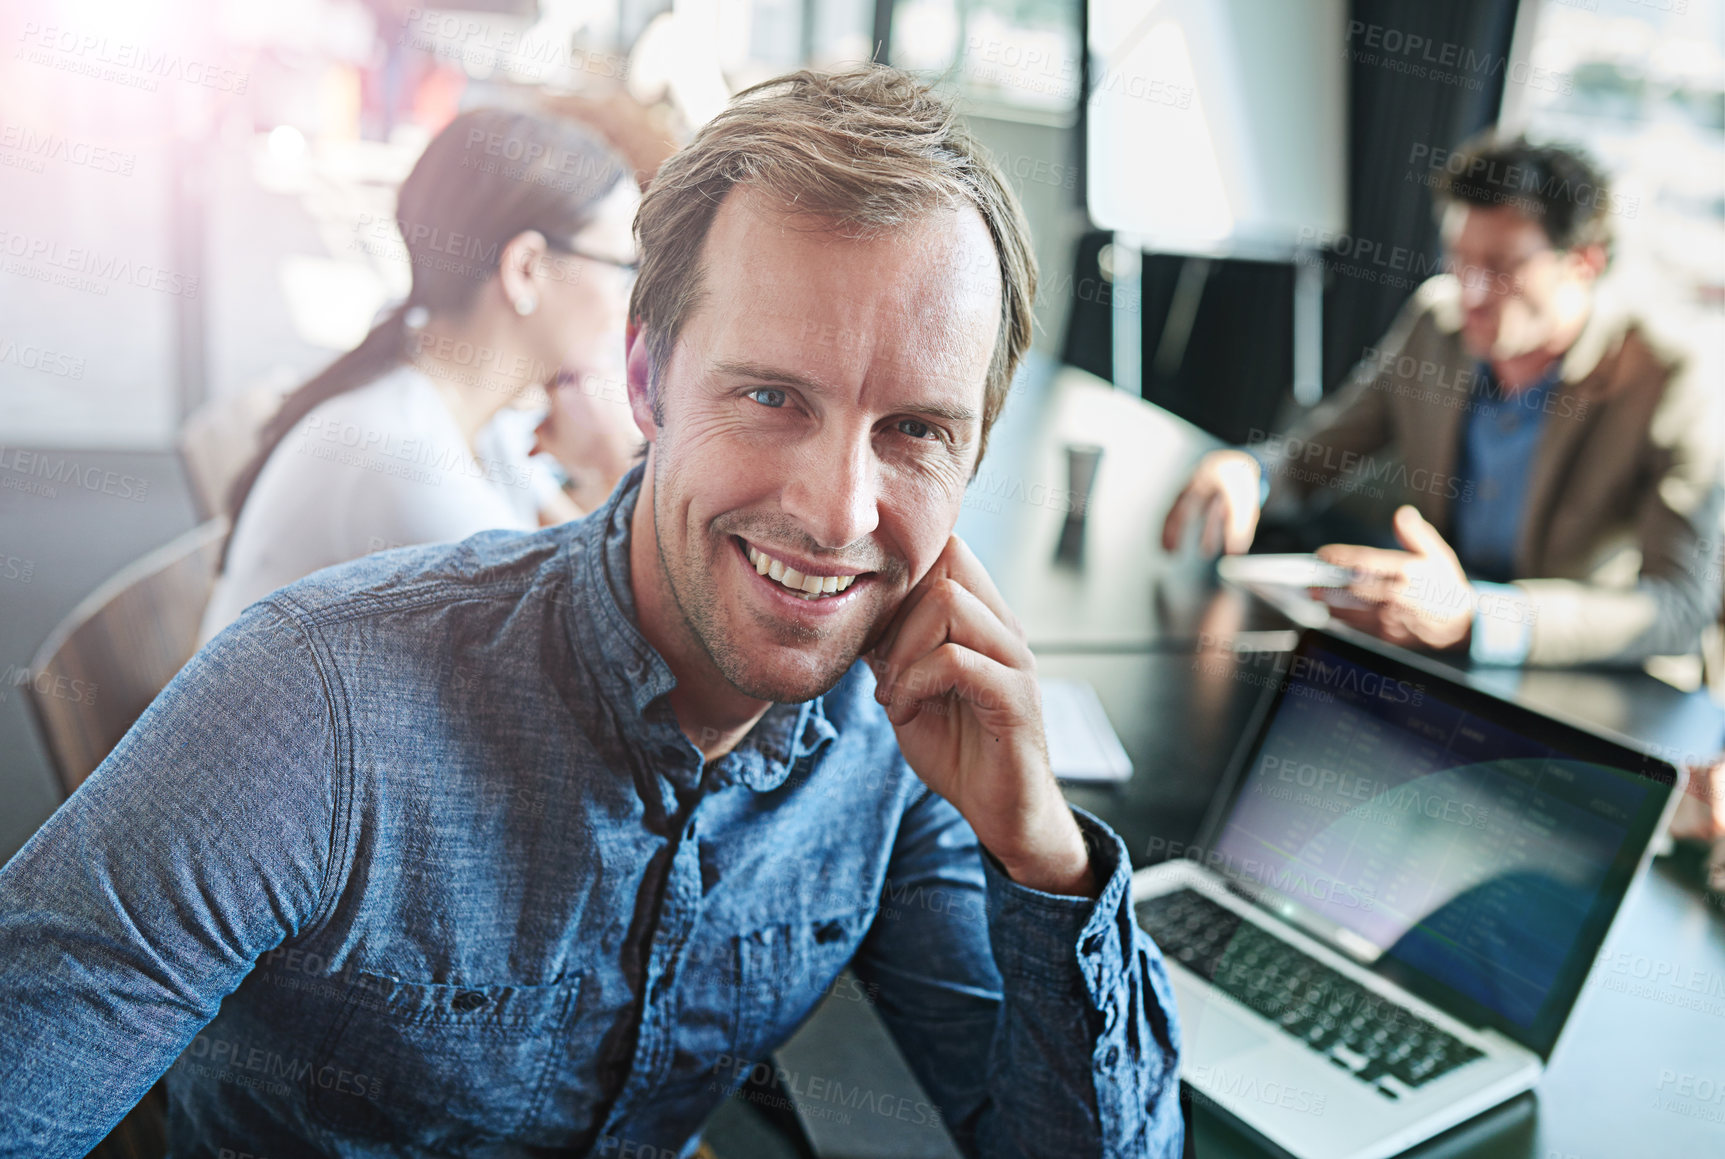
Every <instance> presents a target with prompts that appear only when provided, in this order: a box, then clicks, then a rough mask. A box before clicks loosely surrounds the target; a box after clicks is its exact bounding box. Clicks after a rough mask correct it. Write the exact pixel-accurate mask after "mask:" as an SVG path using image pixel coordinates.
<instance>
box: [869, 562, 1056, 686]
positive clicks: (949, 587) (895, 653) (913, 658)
mask: <svg viewBox="0 0 1725 1159" xmlns="http://www.w3.org/2000/svg"><path fill="white" fill-rule="evenodd" d="M949 641H950V642H952V643H955V644H957V645H959V646H960V647H962V648H968V649H970V650H971V651H973V652H978V653H980V654H982V655H984V656H987V657H988V658H989V659H991V660H994V661H996V662H997V663H1000V664H1002V665H1005V666H1007V667H1010V668H1019V669H1025V668H1031V667H1033V665H1034V663H1035V661H1034V660H1033V659H1032V657H1031V655H1030V649H1029V648H1028V647H1027V646H1026V645H1025V643H1024V641H1023V640H1022V639H1021V638H1020V637H1019V636H1018V635H1017V634H1016V633H1015V632H1013V631H1012V630H1011V629H1010V628H1008V627H1007V626H1006V625H1005V624H1003V623H1001V621H1000V618H999V617H998V616H996V615H995V614H994V612H993V611H992V610H991V609H990V608H989V607H988V606H987V605H986V604H984V603H983V602H982V600H981V599H979V598H978V597H977V595H976V594H975V593H974V592H972V591H971V590H970V589H968V588H966V587H964V586H963V585H961V584H960V583H959V582H958V581H957V580H956V579H953V578H951V577H950V576H948V577H945V578H942V579H940V580H937V581H936V582H935V583H934V584H932V585H930V586H929V587H928V588H927V590H926V592H925V594H924V596H923V598H922V600H921V602H919V603H918V604H917V606H916V609H915V611H913V612H912V613H911V614H910V615H909V616H908V617H906V618H905V620H904V623H903V625H902V626H901V627H900V628H899V631H898V633H897V635H896V636H895V637H894V639H893V643H892V646H891V647H890V648H888V649H886V650H884V651H881V652H879V653H878V660H877V662H876V668H875V677H876V680H877V682H878V684H879V689H878V695H879V696H880V697H881V698H882V699H883V700H885V699H886V698H889V697H890V696H891V693H892V689H893V686H894V684H895V683H896V682H897V680H898V678H899V677H900V676H901V674H902V673H904V672H905V671H907V670H908V669H909V668H910V667H911V666H913V665H914V664H915V663H916V662H917V661H918V660H920V659H922V657H924V656H926V655H928V654H929V653H930V652H933V651H935V650H936V649H937V648H939V647H940V646H941V645H942V644H945V643H947V642H949Z"/></svg>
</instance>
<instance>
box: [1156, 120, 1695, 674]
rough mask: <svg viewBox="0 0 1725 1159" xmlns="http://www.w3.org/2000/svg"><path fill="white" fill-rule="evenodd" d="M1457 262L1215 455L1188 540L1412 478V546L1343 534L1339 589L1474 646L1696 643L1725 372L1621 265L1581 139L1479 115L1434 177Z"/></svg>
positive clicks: (1389, 618) (1601, 652)
mask: <svg viewBox="0 0 1725 1159" xmlns="http://www.w3.org/2000/svg"><path fill="white" fill-rule="evenodd" d="M1429 184H1430V185H1431V186H1432V188H1433V190H1434V194H1435V198H1436V208H1437V209H1438V212H1439V213H1440V215H1441V223H1442V236H1443V240H1444V247H1445V252H1446V272H1445V273H1443V274H1441V275H1439V276H1437V277H1433V278H1431V279H1430V280H1428V281H1427V282H1425V283H1424V284H1423V285H1422V286H1420V288H1419V289H1418V290H1417V291H1416V292H1415V293H1414V295H1413V297H1412V298H1411V299H1410V300H1409V301H1408V303H1407V305H1406V306H1405V307H1404V308H1403V310H1402V312H1401V314H1400V316H1399V317H1398V318H1397V319H1396V321H1395V323H1394V325H1393V326H1392V327H1391V329H1390V331H1389V333H1388V334H1387V335H1386V336H1385V337H1384V339H1383V340H1382V341H1381V342H1380V343H1379V344H1378V346H1377V348H1376V349H1373V350H1368V351H1367V352H1366V354H1365V357H1364V358H1363V359H1362V361H1361V363H1360V365H1359V366H1358V368H1357V369H1356V370H1355V372H1354V375H1353V377H1352V379H1351V381H1349V382H1348V383H1347V384H1346V385H1345V386H1344V387H1343V388H1342V389H1340V390H1337V391H1336V392H1334V393H1333V394H1332V395H1331V396H1330V397H1329V398H1328V399H1326V400H1325V401H1324V402H1323V403H1322V404H1320V405H1319V406H1317V407H1316V408H1314V409H1313V410H1312V412H1311V413H1310V414H1308V415H1306V416H1305V417H1304V419H1303V420H1302V421H1301V422H1299V423H1298V424H1297V425H1296V427H1295V428H1294V429H1293V430H1292V431H1290V432H1289V433H1288V434H1287V435H1285V436H1282V437H1278V438H1273V439H1269V440H1266V441H1265V442H1264V443H1262V444H1261V445H1258V446H1254V447H1252V448H1249V451H1241V450H1224V451H1217V452H1213V453H1212V454H1210V455H1208V456H1206V457H1205V458H1204V459H1203V460H1202V461H1201V462H1200V463H1199V465H1198V467H1197V468H1196V470H1195V471H1194V473H1193V476H1192V478H1191V480H1190V481H1189V482H1188V483H1187V485H1186V487H1185V489H1184V490H1183V491H1182V492H1181V494H1180V496H1179V498H1178V499H1177V500H1176V501H1175V503H1174V506H1173V507H1172V508H1171V510H1170V511H1169V513H1168V516H1167V519H1166V521H1165V524H1164V527H1163V542H1164V545H1165V546H1166V547H1167V548H1168V549H1169V550H1173V549H1174V548H1175V547H1176V546H1177V545H1178V543H1179V542H1180V538H1181V536H1182V534H1183V531H1184V528H1185V527H1186V525H1187V523H1188V521H1189V520H1192V519H1201V520H1202V521H1203V525H1204V542H1205V548H1206V550H1210V551H1213V550H1215V549H1216V548H1217V547H1218V546H1219V547H1220V548H1221V549H1222V550H1224V551H1227V552H1243V551H1245V550H1246V549H1247V548H1248V547H1249V546H1250V545H1251V542H1252V538H1253V535H1254V533H1255V531H1256V528H1257V523H1258V517H1259V513H1260V510H1261V509H1262V508H1263V507H1264V506H1265V505H1266V504H1269V505H1270V506H1271V507H1272V508H1274V507H1275V506H1277V505H1282V504H1290V505H1291V504H1294V503H1298V502H1301V501H1304V500H1307V499H1310V498H1312V497H1313V496H1315V495H1316V494H1318V493H1320V492H1323V491H1326V490H1331V491H1350V490H1356V489H1366V490H1367V491H1368V493H1375V492H1380V491H1382V490H1384V489H1386V485H1387V487H1393V488H1399V489H1400V490H1401V491H1402V493H1403V494H1405V495H1406V496H1407V504H1406V505H1404V506H1402V507H1400V508H1399V509H1397V510H1396V512H1395V516H1394V531H1395V535H1396V538H1397V540H1398V541H1399V542H1400V544H1401V547H1402V550H1399V551H1392V550H1382V549H1379V548H1374V547H1365V546H1354V545H1341V544H1332V545H1330V546H1327V547H1324V548H1321V549H1320V550H1319V554H1320V555H1321V556H1323V557H1324V558H1325V559H1327V560H1329V561H1330V562H1333V563H1336V564H1340V565H1343V566H1346V567H1351V568H1353V569H1354V570H1355V571H1356V572H1357V573H1358V579H1357V581H1356V582H1355V583H1354V584H1353V586H1352V587H1351V588H1350V589H1349V595H1350V596H1351V597H1352V598H1351V599H1349V600H1345V601H1341V602H1344V603H1347V604H1349V605H1352V606H1346V607H1337V608H1333V609H1332V613H1333V614H1334V615H1335V616H1336V617H1337V618H1340V619H1342V620H1344V621H1346V622H1348V623H1351V624H1353V625H1354V626H1356V627H1359V628H1362V629H1364V630H1366V631H1370V632H1372V633H1374V634H1375V635H1377V636H1379V637H1381V638H1384V639H1386V640H1389V641H1391V642H1394V643H1400V644H1406V645H1410V646H1415V647H1423V648H1429V649H1434V650H1463V649H1465V650H1467V651H1468V652H1469V653H1471V656H1472V658H1473V659H1474V661H1476V662H1481V663H1498V664H1539V665H1570V664H1582V663H1595V662H1598V663H1621V664H1628V663H1634V662H1637V661H1640V660H1642V659H1645V658H1646V657H1649V656H1655V655H1666V654H1689V653H1693V652H1695V651H1696V650H1697V648H1698V646H1699V639H1700V637H1701V634H1702V631H1703V629H1704V628H1705V627H1706V626H1707V625H1708V624H1709V623H1710V622H1711V621H1713V620H1714V619H1715V618H1717V617H1718V616H1719V611H1720V567H1719V558H1720V526H1721V523H1720V512H1721V510H1722V508H1725V487H1722V485H1721V473H1720V461H1721V442H1722V441H1725V435H1722V423H1721V417H1720V413H1719V410H1718V403H1719V401H1720V400H1719V396H1720V394H1721V391H1720V389H1719V384H1718V382H1717V381H1716V380H1714V381H1711V382H1710V381H1708V380H1707V370H1706V369H1704V368H1703V367H1701V366H1700V365H1699V364H1698V361H1697V359H1696V357H1695V355H1694V354H1693V352H1691V351H1689V350H1687V349H1686V348H1685V346H1684V344H1683V343H1682V342H1681V341H1678V340H1677V339H1675V338H1674V337H1673V336H1672V335H1671V334H1670V333H1669V329H1670V328H1669V326H1668V325H1667V321H1668V320H1667V319H1666V318H1664V317H1662V316H1660V315H1659V314H1658V313H1657V312H1656V308H1655V309H1650V303H1648V302H1647V301H1645V300H1637V299H1636V298H1635V297H1634V296H1633V295H1632V293H1631V292H1630V291H1629V289H1628V287H1627V286H1625V285H1620V284H1617V283H1616V282H1615V281H1614V279H1613V278H1611V277H1606V276H1602V275H1604V274H1605V270H1606V267H1607V265H1608V261H1609V255H1610V247H1611V235H1610V227H1609V211H1610V209H1611V205H1612V203H1611V201H1610V198H1609V194H1608V193H1607V187H1606V183H1605V181H1604V179H1603V177H1602V176H1601V175H1600V173H1599V172H1598V171H1597V170H1596V169H1595V167H1594V166H1593V164H1592V163H1591V162H1590V161H1589V160H1588V159H1587V158H1586V157H1584V156H1583V155H1581V154H1579V153H1576V152H1573V151H1571V150H1567V149H1563V148H1553V147H1539V146H1535V145H1532V144H1530V143H1529V142H1527V141H1526V140H1525V139H1523V138H1516V139H1513V140H1508V141H1504V140H1498V139H1494V138H1491V137H1489V136H1488V137H1486V138H1483V139H1480V140H1477V141H1475V142H1472V143H1470V144H1468V145H1464V146H1463V147H1462V148H1461V149H1458V150H1457V151H1456V152H1455V153H1453V154H1450V155H1448V157H1447V158H1446V160H1445V163H1444V164H1443V165H1442V166H1441V167H1440V168H1439V169H1437V170H1435V171H1434V173H1433V175H1432V179H1431V181H1430V182H1429Z"/></svg>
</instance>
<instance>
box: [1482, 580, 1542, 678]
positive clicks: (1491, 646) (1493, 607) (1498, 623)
mask: <svg viewBox="0 0 1725 1159" xmlns="http://www.w3.org/2000/svg"><path fill="white" fill-rule="evenodd" d="M1473 590H1474V591H1475V592H1476V593H1477V594H1478V596H1479V603H1478V604H1477V605H1476V606H1475V608H1474V613H1473V634H1472V636H1471V637H1470V638H1469V640H1468V656H1469V658H1470V659H1471V660H1472V661H1473V662H1474V663H1475V664H1495V665H1506V666H1507V665H1515V664H1520V663H1522V662H1523V661H1525V660H1526V659H1527V653H1528V649H1529V647H1530V646H1531V645H1532V643H1533V604H1532V601H1530V600H1529V599H1528V598H1527V593H1525V592H1523V591H1522V590H1521V589H1520V588H1518V587H1516V586H1515V585H1514V584H1494V583H1487V582H1485V581H1483V580H1474V581H1473Z"/></svg>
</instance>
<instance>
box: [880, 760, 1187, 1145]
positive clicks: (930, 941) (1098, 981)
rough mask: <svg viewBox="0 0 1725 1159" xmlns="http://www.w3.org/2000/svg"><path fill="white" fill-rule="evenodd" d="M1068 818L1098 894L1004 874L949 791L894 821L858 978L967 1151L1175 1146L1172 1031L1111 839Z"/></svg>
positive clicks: (1149, 946) (1158, 973)
mask: <svg viewBox="0 0 1725 1159" xmlns="http://www.w3.org/2000/svg"><path fill="white" fill-rule="evenodd" d="M1072 811H1073V815H1074V817H1075V818H1076V819H1077V821H1078V824H1079V826H1080V828H1081V829H1082V830H1083V832H1084V833H1085V836H1086V843H1087V844H1089V845H1090V847H1091V869H1092V872H1093V874H1094V875H1095V877H1096V879H1097V880H1098V881H1104V882H1106V884H1105V885H1103V887H1102V891H1101V895H1100V896H1099V897H1098V898H1096V899H1095V900H1091V899H1088V898H1078V897H1062V896H1057V895H1054V894H1048V893H1043V892H1041V891H1039V890H1035V889H1030V888H1028V887H1026V886H1023V885H1020V884H1018V883H1016V882H1014V881H1012V880H1011V879H1010V878H1009V877H1008V876H1007V874H1006V873H1005V871H1004V870H1003V869H1002V868H1001V867H1000V865H999V863H998V862H996V861H995V860H994V859H993V857H992V856H991V855H989V854H988V853H987V851H985V850H983V849H982V848H981V846H980V845H979V844H978V842H977V840H976V837H975V834H974V833H973V832H972V831H971V828H970V826H969V824H968V823H967V822H966V821H965V820H964V818H963V817H962V816H961V815H960V814H959V812H958V811H957V810H956V809H955V808H953V806H952V805H951V804H950V803H948V802H947V801H946V800H945V799H944V798H942V797H940V796H939V795H937V794H935V793H933V792H926V793H925V794H924V795H923V796H922V797H920V798H919V799H918V801H917V803H916V804H914V805H913V806H912V807H911V808H910V809H909V810H907V812H906V814H905V819H904V824H903V827H902V828H901V830H900V833H899V837H898V840H897V842H896V844H895V847H894V852H893V858H892V862H891V866H890V868H889V872H888V884H887V889H886V893H885V896H884V897H883V900H882V910H881V912H880V914H879V915H878V916H877V918H876V920H875V925H874V928H873V929H872V930H871V932H870V935H869V937H868V939H867V940H866V941H865V943H864V945H863V948H862V951H861V952H860V953H859V955H858V957H857V960H856V962H855V963H854V966H855V969H856V971H857V974H858V976H859V977H861V978H862V979H863V980H864V981H865V982H869V983H872V984H873V985H874V986H875V987H876V993H877V1009H878V1010H879V1011H880V1013H881V1016H882V1019H883V1021H884V1022H885V1023H886V1025H887V1028H888V1029H889V1030H890V1031H891V1033H892V1035H893V1037H894V1038H895V1039H896V1040H897V1042H898V1045H899V1047H900V1049H901V1050H902V1051H903V1052H904V1054H905V1056H906V1058H907V1060H908V1061H909V1063H910V1065H911V1068H912V1070H913V1071H915V1073H916V1075H917V1078H918V1079H919V1080H920V1081H921V1082H922V1084H923V1086H924V1088H925V1089H926V1090H927V1091H928V1092H929V1095H930V1098H931V1100H932V1101H933V1102H934V1103H935V1104H936V1105H938V1106H939V1107H940V1108H941V1113H942V1117H943V1118H944V1120H945V1121H946V1124H947V1127H948V1128H949V1129H950V1130H951V1132H952V1134H953V1138H954V1141H955V1142H956V1143H957V1144H958V1146H959V1148H960V1149H961V1150H962V1151H963V1152H964V1153H965V1154H966V1155H969V1156H977V1157H982V1159H996V1157H999V1159H1005V1157H1008V1156H1012V1157H1018V1156H1060V1157H1065V1156H1070V1155H1087V1156H1103V1157H1107V1159H1115V1157H1118V1159H1125V1157H1127V1156H1132V1157H1133V1159H1144V1157H1153V1156H1177V1155H1179V1154H1180V1150H1181V1143H1182V1139H1183V1124H1182V1121H1181V1117H1180V1107H1179V1089H1180V1084H1179V1067H1178V1054H1179V1028H1178V1023H1177V1021H1176V1017H1175V1012H1174V997H1173V991H1172V989H1171V987H1170V984H1169V981H1168V975H1167V970H1166V967H1165V966H1164V965H1163V963H1162V956H1161V953H1160V951H1158V950H1157V948H1156V946H1155V945H1154V943H1152V942H1151V941H1150V939H1149V937H1148V936H1147V935H1146V934H1144V932H1143V931H1142V930H1140V929H1139V928H1138V924H1137V922H1136V920H1135V919H1134V917H1133V915H1132V908H1131V889H1130V885H1131V880H1130V879H1131V863H1130V861H1129V860H1128V858H1127V855H1126V849H1125V846H1124V845H1123V844H1122V843H1121V841H1120V839H1119V838H1118V837H1117V836H1115V834H1114V833H1113V832H1112V831H1111V830H1110V829H1108V827H1107V826H1105V825H1103V824H1102V822H1100V821H1098V820H1097V819H1096V818H1095V817H1093V816H1091V815H1090V814H1089V813H1087V812H1085V811H1084V810H1082V809H1078V808H1076V807H1074V808H1073V810H1072Z"/></svg>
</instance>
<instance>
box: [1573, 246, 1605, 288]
mask: <svg viewBox="0 0 1725 1159" xmlns="http://www.w3.org/2000/svg"><path fill="white" fill-rule="evenodd" d="M1570 252H1571V253H1572V254H1574V256H1575V262H1576V268H1577V269H1578V270H1579V271H1580V273H1581V276H1582V277H1583V278H1586V279H1587V280H1588V281H1592V280H1593V279H1594V278H1597V277H1598V276H1599V275H1600V274H1603V273H1604V272H1605V247H1604V246H1602V245H1600V244H1599V243H1598V242H1594V243H1592V244H1591V245H1584V246H1577V247H1576V248H1575V249H1573V250H1571V251H1570Z"/></svg>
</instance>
